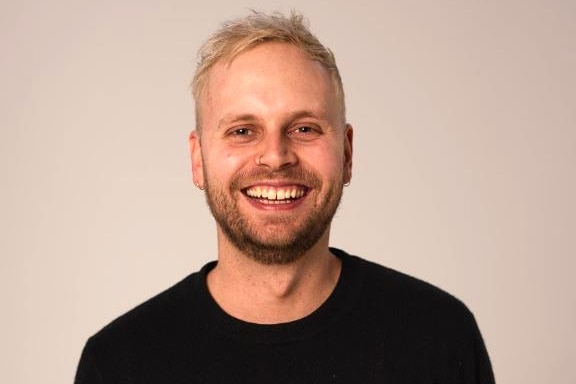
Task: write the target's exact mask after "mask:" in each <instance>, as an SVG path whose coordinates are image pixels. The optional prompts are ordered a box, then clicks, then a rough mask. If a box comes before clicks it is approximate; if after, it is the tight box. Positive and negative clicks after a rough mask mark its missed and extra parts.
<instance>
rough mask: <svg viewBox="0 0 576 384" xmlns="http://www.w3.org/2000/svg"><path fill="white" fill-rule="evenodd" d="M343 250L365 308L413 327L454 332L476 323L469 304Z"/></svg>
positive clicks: (471, 327) (389, 319)
mask: <svg viewBox="0 0 576 384" xmlns="http://www.w3.org/2000/svg"><path fill="white" fill-rule="evenodd" d="M340 252H342V251H340ZM342 254H343V255H344V258H345V259H346V262H347V263H348V264H349V265H350V266H351V268H352V269H354V270H355V275H356V276H357V278H358V279H360V280H361V284H362V288H361V290H360V292H361V293H360V295H361V297H359V300H358V301H359V303H360V304H358V305H359V306H360V307H361V308H363V309H364V310H365V311H370V313H371V314H373V315H376V316H378V315H380V316H381V317H382V318H385V319H386V320H385V321H387V322H388V321H394V320H396V321H398V322H399V324H402V325H404V326H407V327H410V328H412V329H415V328H417V329H423V330H424V329H428V330H431V329H432V328H433V329H434V330H435V331H438V332H442V333H443V332H447V333H450V334H454V333H455V332H456V333H459V332H464V333H468V332H470V331H473V330H474V328H475V327H476V323H475V320H474V316H473V315H472V313H471V312H470V310H469V309H468V307H467V306H466V305H465V304H464V303H463V302H462V301H461V300H459V299H458V298H456V297H455V296H453V295H452V294H450V293H448V292H446V291H444V290H443V289H441V288H439V287H437V286H435V285H433V284H431V283H428V282H426V281H423V280H421V279H418V278H416V277H413V276H410V275H407V274H405V273H402V272H399V271H397V270H394V269H392V268H388V267H386V266H383V265H380V264H377V263H374V262H371V261H368V260H365V259H363V258H360V257H357V256H352V255H348V254H346V253H344V252H342Z"/></svg>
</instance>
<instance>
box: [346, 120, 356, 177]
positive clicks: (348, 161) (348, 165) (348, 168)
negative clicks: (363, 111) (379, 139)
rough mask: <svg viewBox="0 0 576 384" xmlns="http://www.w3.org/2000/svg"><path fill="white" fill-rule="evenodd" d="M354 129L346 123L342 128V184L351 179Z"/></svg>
mask: <svg viewBox="0 0 576 384" xmlns="http://www.w3.org/2000/svg"><path fill="white" fill-rule="evenodd" d="M353 137H354V130H353V128H352V126H351V125H350V124H346V128H345V130H344V184H347V183H349V182H350V180H352V147H353V146H352V139H353Z"/></svg>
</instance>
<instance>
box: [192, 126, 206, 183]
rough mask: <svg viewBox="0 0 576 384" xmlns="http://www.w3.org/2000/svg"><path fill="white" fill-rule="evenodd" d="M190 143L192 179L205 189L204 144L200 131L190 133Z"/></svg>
mask: <svg viewBox="0 0 576 384" xmlns="http://www.w3.org/2000/svg"><path fill="white" fill-rule="evenodd" d="M188 143H189V145H190V159H191V161H192V179H193V181H194V184H195V185H196V186H197V187H198V188H200V189H204V167H203V159H202V145H201V142H200V134H199V133H198V131H192V132H191V133H190V136H189V137H188Z"/></svg>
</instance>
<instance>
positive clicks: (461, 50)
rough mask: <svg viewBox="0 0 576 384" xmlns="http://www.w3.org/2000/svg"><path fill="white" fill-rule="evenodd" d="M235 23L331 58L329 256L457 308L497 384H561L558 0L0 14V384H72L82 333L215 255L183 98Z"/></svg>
mask: <svg viewBox="0 0 576 384" xmlns="http://www.w3.org/2000/svg"><path fill="white" fill-rule="evenodd" d="M249 8H255V9H258V10H264V11H274V10H279V11H284V12H286V11H289V10H290V9H292V8H294V9H297V10H299V11H301V12H303V13H304V14H305V15H306V16H307V17H308V19H309V20H310V23H311V27H312V30H313V31H314V32H315V33H316V34H317V35H318V36H319V37H320V39H321V40H322V41H323V42H324V43H325V44H327V45H328V46H329V47H331V48H332V50H333V51H334V52H335V53H336V57H337V60H338V63H339V65H340V68H341V72H342V76H343V79H344V86H345V90H346V96H347V103H348V120H349V121H350V122H351V123H352V124H353V125H354V127H355V136H354V139H355V143H354V149H355V153H354V176H353V180H352V185H351V186H350V187H348V188H347V189H346V190H345V195H344V199H343V203H342V206H341V209H340V210H339V212H338V213H337V217H336V219H335V222H334V225H333V236H332V241H331V242H332V245H334V246H338V247H342V248H344V249H346V250H348V251H349V252H351V253H354V254H357V255H360V256H363V257H365V258H368V259H370V260H374V261H377V262H379V263H381V264H384V265H387V266H389V267H392V268H395V269H399V270H401V271H403V272H406V273H409V274H411V275H414V276H417V277H419V278H422V279H425V280H427V281H429V282H431V283H433V284H435V285H438V286H439V287H441V288H443V289H445V290H447V291H449V292H451V293H453V294H454V295H455V296H457V297H459V298H460V299H462V300H463V301H464V302H466V303H467V304H468V306H469V307H470V308H471V310H472V311H473V312H474V313H475V315H476V318H477V320H478V323H479V325H480V328H481V330H482V332H483V335H484V338H485V341H486V344H487V346H488V350H489V352H490V355H491V357H492V361H493V365H494V370H495V373H496V378H497V380H498V382H499V383H523V384H542V383H574V382H575V381H574V380H575V379H576V368H575V366H576V364H574V361H575V358H576V353H575V348H576V347H575V346H576V297H575V296H576V294H575V292H576V284H575V283H574V279H573V274H574V271H575V266H576V265H575V261H574V256H575V253H576V252H575V251H576V203H575V197H576V180H575V179H576V175H575V171H576V76H575V72H576V70H575V69H576V2H574V1H573V0H566V1H561V0H556V1H553V0H552V1H551V0H546V1H545V0H541V1H533V0H517V1H513V0H502V1H487V0H485V1H480V0H476V1H472V0H469V1H467V0H459V1H457V0H440V1H428V0H419V1H416V0H413V1H411V0H408V1H378V2H376V1H372V0H356V1H310V0H293V1H265V0H261V1H246V2H245V3H243V2H239V1H232V0H229V1H222V0H211V1H193V0H186V1H185V0H162V1H160V0H158V1H145V0H144V1H135V0H134V1H117V0H114V1H112V0H101V1H88V0H85V1H66V0H52V1H41V0H21V1H9V0H2V3H1V6H0V48H1V50H0V54H1V59H0V78H1V83H0V85H1V90H0V108H1V110H0V129H1V134H0V161H1V163H0V177H1V178H0V187H1V189H0V233H1V234H0V236H1V237H0V273H1V276H0V288H1V291H0V294H1V296H0V303H1V307H0V308H1V316H0V371H1V372H0V381H1V382H2V383H7V384H24V383H48V384H57V383H71V382H72V380H73V376H74V372H75V369H76V364H77V362H78V359H79V356H80V352H81V349H82V347H83V345H84V342H85V341H86V339H87V338H88V337H89V336H90V335H91V334H93V333H94V332H96V331H98V330H99V329H100V328H101V327H102V326H104V325H105V324H106V323H108V322H109V321H111V320H113V319H114V318H115V317H116V316H118V315H120V314H121V313H123V312H125V311H127V310H129V309H131V308H132V307H133V306H135V305H137V304H139V303H141V302H142V301H144V300H146V299H147V298H149V297H151V296H152V295H154V294H156V293H158V292H159V291H161V290H163V289H165V288H167V287H169V286H170V285H172V284H173V283H175V282H177V281H179V280H180V279H181V278H183V277H184V276H185V275H187V274H188V273H191V272H193V271H195V270H197V269H198V268H200V267H201V266H202V265H203V264H204V263H206V262H207V261H209V260H213V259H214V258H215V257H216V237H215V226H214V224H213V221H212V218H211V216H210V214H209V212H208V209H207V207H206V204H205V202H204V197H203V194H202V193H201V192H199V191H198V190H196V189H195V188H194V187H193V185H192V181H191V175H190V166H189V160H188V148H187V135H188V133H189V132H190V131H191V130H192V129H193V128H194V118H193V104H192V100H191V97H190V96H189V88H188V84H189V81H190V79H191V76H192V73H193V70H194V66H195V60H196V58H195V55H196V50H197V49H198V48H199V46H200V44H201V43H202V42H203V41H204V39H205V38H206V37H207V36H208V34H209V33H211V32H213V31H214V30H215V29H216V28H217V27H218V26H219V25H220V23H221V22H222V21H224V20H227V19H230V18H233V17H238V16H243V15H246V14H247V13H248V9H249Z"/></svg>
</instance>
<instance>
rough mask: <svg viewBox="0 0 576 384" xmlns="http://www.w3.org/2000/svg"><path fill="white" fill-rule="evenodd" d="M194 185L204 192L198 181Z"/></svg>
mask: <svg viewBox="0 0 576 384" xmlns="http://www.w3.org/2000/svg"><path fill="white" fill-rule="evenodd" d="M194 185H196V188H198V189H199V190H201V191H203V190H204V188H202V187H201V186H200V184H199V183H198V182H197V181H195V182H194Z"/></svg>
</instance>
